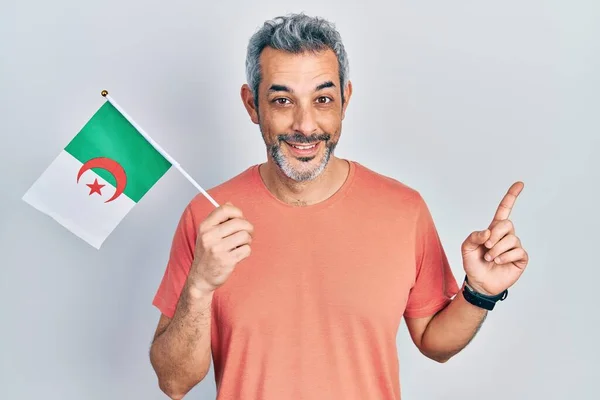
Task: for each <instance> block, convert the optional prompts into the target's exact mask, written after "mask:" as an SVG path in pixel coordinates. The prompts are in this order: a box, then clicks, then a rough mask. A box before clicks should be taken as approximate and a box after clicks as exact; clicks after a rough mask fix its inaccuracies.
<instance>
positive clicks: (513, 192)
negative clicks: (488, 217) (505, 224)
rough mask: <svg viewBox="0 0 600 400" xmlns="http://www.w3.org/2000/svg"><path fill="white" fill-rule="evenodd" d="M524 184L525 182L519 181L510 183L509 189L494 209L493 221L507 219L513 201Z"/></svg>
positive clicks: (513, 203)
mask: <svg viewBox="0 0 600 400" xmlns="http://www.w3.org/2000/svg"><path fill="white" fill-rule="evenodd" d="M524 186H525V184H524V183H523V182H520V181H519V182H515V183H513V184H512V186H511V187H510V189H508V192H507V193H506V194H505V195H504V198H502V201H501V202H500V205H499V206H498V209H497V210H496V214H495V215H494V221H503V220H506V219H508V217H509V216H510V212H511V211H512V209H513V206H514V205H515V201H516V200H517V196H519V193H521V190H523V187H524Z"/></svg>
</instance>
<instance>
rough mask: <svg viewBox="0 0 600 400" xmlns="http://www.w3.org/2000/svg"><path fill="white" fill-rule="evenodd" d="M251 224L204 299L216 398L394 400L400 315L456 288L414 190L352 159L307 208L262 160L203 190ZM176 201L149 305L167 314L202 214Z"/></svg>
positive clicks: (438, 302) (419, 312)
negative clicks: (272, 177)
mask: <svg viewBox="0 0 600 400" xmlns="http://www.w3.org/2000/svg"><path fill="white" fill-rule="evenodd" d="M209 193H210V194H211V196H213V197H214V199H215V200H216V201H217V202H218V203H219V204H224V203H225V202H228V201H229V202H231V203H232V204H233V205H235V206H237V207H239V208H240V209H241V210H242V212H243V213H244V216H245V218H246V219H248V220H249V221H250V222H251V223H252V224H253V225H254V228H255V231H254V237H253V241H252V253H251V255H250V257H248V258H247V259H245V260H243V261H241V262H240V263H239V264H238V265H237V266H236V268H235V269H234V271H233V272H232V274H231V275H230V277H229V278H228V280H227V281H226V282H225V284H224V285H223V286H221V287H220V288H218V289H217V290H216V291H215V293H214V296H213V302H212V324H211V347H212V355H213V364H214V368H215V370H214V372H215V379H216V385H217V396H218V397H217V399H218V400H225V399H235V400H246V399H252V400H254V399H256V400H259V399H260V400H283V399H286V400H287V399H294V400H296V399H298V400H300V399H301V400H329V399H331V400H366V399H369V400H370V399H378V400H388V399H389V400H392V399H394V400H398V399H400V396H401V395H400V382H399V363H398V352H397V348H396V336H397V332H398V328H399V324H400V321H401V318H402V317H403V316H405V317H413V318H414V317H426V316H431V315H433V314H434V313H436V312H438V311H439V310H441V309H442V308H443V307H445V306H446V305H447V304H448V303H449V302H450V301H451V298H452V297H453V296H454V295H455V294H456V293H457V292H458V285H457V282H456V280H455V278H454V276H453V274H452V271H451V269H450V266H449V264H448V260H447V258H446V255H445V253H444V249H443V247H442V244H441V243H440V239H439V237H438V233H437V231H436V228H435V225H434V223H433V220H432V217H431V214H430V212H429V210H428V207H427V205H426V204H425V202H424V200H423V198H422V197H421V195H420V194H419V192H417V191H416V190H414V189H412V188H409V187H408V186H406V185H404V184H402V183H400V182H399V181H397V180H395V179H392V178H389V177H386V176H383V175H381V174H378V173H376V172H374V171H372V170H370V169H368V168H366V167H365V166H363V165H361V164H359V163H357V162H354V161H351V162H350V170H349V174H348V177H347V179H346V181H345V183H344V184H343V186H342V187H341V188H340V189H339V190H338V191H337V192H336V193H335V194H334V195H333V196H331V197H330V198H328V199H327V200H325V201H323V202H321V203H319V204H316V205H311V206H307V207H298V206H293V205H288V204H285V203H283V202H281V201H280V200H278V199H277V198H276V197H275V196H274V195H273V194H272V193H271V192H270V191H269V190H268V189H267V187H266V186H265V184H264V183H263V181H262V178H261V176H260V173H259V170H258V165H254V166H252V167H250V168H248V169H246V170H245V171H243V172H241V173H240V174H239V175H237V176H235V177H233V178H231V179H230V180H228V181H227V182H225V183H222V184H220V185H219V186H217V187H215V188H213V189H211V190H210V191H209ZM212 210H214V206H213V205H212V204H211V203H210V202H208V201H207V200H206V199H205V198H204V197H203V196H202V195H198V196H197V197H195V198H194V199H193V200H192V201H191V202H190V203H189V205H188V206H187V207H186V208H185V210H184V211H183V214H182V217H181V220H180V221H179V224H178V227H177V229H176V231H175V234H174V238H173V243H172V247H171V252H170V256H169V260H168V264H167V266H166V270H165V273H164V277H163V279H162V281H161V283H160V286H159V288H158V291H157V293H156V295H155V297H154V300H153V304H154V305H155V306H156V307H157V308H158V309H159V310H160V311H161V312H162V313H164V314H165V315H167V316H168V317H173V314H174V312H175V309H176V305H177V301H178V298H179V294H180V293H181V290H182V287H183V285H184V283H185V280H186V277H187V274H188V271H189V269H190V265H191V263H192V258H193V251H194V246H195V241H196V235H197V230H198V226H199V224H200V222H201V221H202V220H203V219H204V218H205V217H206V216H207V215H208V214H209V213H210V212H211V211H212Z"/></svg>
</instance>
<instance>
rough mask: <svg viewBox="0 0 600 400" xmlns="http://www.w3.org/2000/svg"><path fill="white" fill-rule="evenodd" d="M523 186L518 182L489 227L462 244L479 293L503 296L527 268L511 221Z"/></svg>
mask: <svg viewBox="0 0 600 400" xmlns="http://www.w3.org/2000/svg"><path fill="white" fill-rule="evenodd" d="M523 187H524V184H523V183H522V182H515V183H514V184H513V185H512V186H511V187H510V189H509V190H508V192H507V193H506V195H505V196H504V198H503V199H502V201H501V202H500V205H499V206H498V209H497V210H496V214H495V215H494V218H493V220H492V222H491V223H490V225H489V227H488V228H487V229H485V230H483V231H475V232H473V233H471V235H469V237H467V239H465V241H464V242H463V244H462V248H461V250H462V258H463V267H464V269H465V272H466V274H467V279H468V280H469V285H470V286H471V287H472V288H473V289H474V290H476V291H477V292H479V293H482V294H487V295H496V294H499V293H502V292H503V291H504V290H505V289H508V288H509V287H511V286H512V285H513V284H514V283H515V282H516V281H517V280H518V279H519V278H520V276H521V274H522V273H523V271H524V270H525V268H526V267H527V264H528V262H529V256H528V254H527V252H526V251H525V249H524V248H523V247H522V246H521V240H520V239H519V238H518V237H517V236H516V235H515V228H514V225H513V223H512V221H511V220H510V219H509V216H510V213H511V211H512V209H513V207H514V204H515V201H516V199H517V197H518V196H519V194H520V193H521V190H523Z"/></svg>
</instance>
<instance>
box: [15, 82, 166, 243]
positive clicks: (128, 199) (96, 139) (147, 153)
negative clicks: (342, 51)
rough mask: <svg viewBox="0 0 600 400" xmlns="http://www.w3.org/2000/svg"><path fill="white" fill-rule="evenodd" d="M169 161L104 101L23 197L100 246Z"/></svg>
mask: <svg viewBox="0 0 600 400" xmlns="http://www.w3.org/2000/svg"><path fill="white" fill-rule="evenodd" d="M103 95H105V94H104V93H103ZM171 165H172V163H171V162H169V161H168V160H167V158H165V157H164V156H163V155H161V153H160V152H159V151H158V150H157V149H156V148H155V147H154V146H153V145H152V144H150V143H149V142H148V141H147V140H146V138H145V137H144V135H142V134H141V133H140V131H138V129H136V128H135V127H134V125H132V123H131V122H129V119H128V118H126V117H125V116H124V115H123V114H122V113H121V112H119V110H117V108H115V106H114V105H113V104H111V102H108V101H107V102H105V103H104V104H103V105H102V107H100V109H98V111H97V112H96V113H95V114H94V115H93V116H92V118H91V119H90V120H89V121H88V122H87V124H86V125H85V126H84V127H83V128H82V129H81V131H80V132H79V133H78V134H77V135H76V136H75V137H74V138H73V139H72V140H71V142H70V143H69V144H68V145H67V146H66V147H65V148H64V149H63V150H62V151H61V152H60V154H59V155H58V157H56V159H54V161H53V162H52V164H50V166H49V167H48V168H47V169H46V170H45V171H44V172H43V173H42V175H41V176H40V177H39V178H38V179H37V180H36V181H35V183H34V184H33V186H31V188H30V189H29V190H28V191H27V193H25V195H24V196H23V200H24V201H25V202H27V203H29V204H30V205H31V206H33V207H34V208H36V209H38V210H39V211H41V212H43V213H45V214H47V215H49V216H50V217H52V218H53V219H55V220H56V221H57V222H58V223H60V224H61V225H63V226H64V227H65V228H67V229H68V230H70V231H71V232H72V233H74V234H75V235H77V236H79V237H80V238H81V239H83V240H85V241H86V242H88V243H89V244H90V245H92V246H93V247H95V248H96V249H99V248H100V246H101V245H102V243H103V242H104V240H105V239H106V238H107V237H108V235H109V234H110V233H111V232H112V231H113V230H114V229H115V227H116V226H117V225H118V224H119V223H120V222H121V221H122V220H123V218H124V217H125V216H126V215H127V213H128V212H129V211H130V210H131V209H132V208H133V206H135V205H136V204H137V203H138V202H139V201H140V200H141V199H142V197H144V195H145V194H146V193H147V192H148V191H149V190H150V188H152V186H153V185H154V184H155V183H156V182H157V181H158V180H159V179H160V178H161V177H162V176H163V175H164V174H165V173H166V172H167V171H168V169H169V168H170V167H171Z"/></svg>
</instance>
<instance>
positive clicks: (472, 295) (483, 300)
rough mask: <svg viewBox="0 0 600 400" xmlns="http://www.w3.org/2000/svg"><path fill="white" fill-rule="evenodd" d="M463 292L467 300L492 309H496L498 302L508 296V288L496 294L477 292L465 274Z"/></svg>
mask: <svg viewBox="0 0 600 400" xmlns="http://www.w3.org/2000/svg"><path fill="white" fill-rule="evenodd" d="M462 293H463V296H464V297H465V300H467V301H468V302H469V303H471V304H473V305H475V306H477V307H480V308H484V309H486V310H490V311H491V310H493V309H494V306H495V305H496V302H498V301H502V300H504V299H506V297H507V296H508V289H506V290H505V291H504V292H502V293H500V294H498V295H496V296H488V295H485V294H481V293H479V292H476V291H475V290H473V288H471V286H469V281H468V280H467V277H466V276H465V285H464V288H463V290H462Z"/></svg>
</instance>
